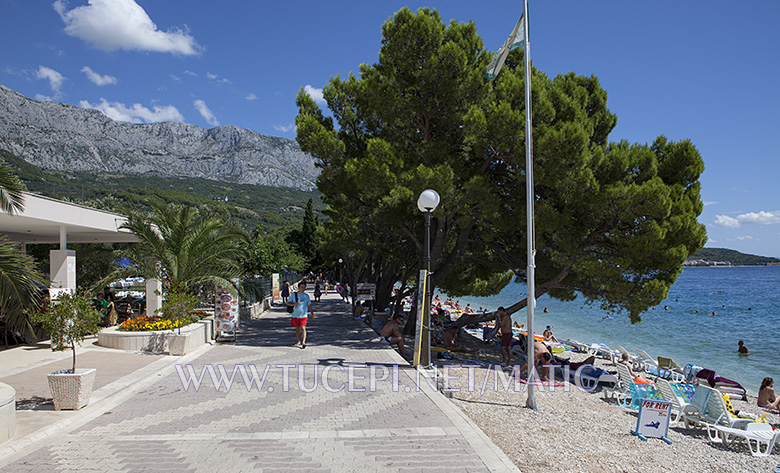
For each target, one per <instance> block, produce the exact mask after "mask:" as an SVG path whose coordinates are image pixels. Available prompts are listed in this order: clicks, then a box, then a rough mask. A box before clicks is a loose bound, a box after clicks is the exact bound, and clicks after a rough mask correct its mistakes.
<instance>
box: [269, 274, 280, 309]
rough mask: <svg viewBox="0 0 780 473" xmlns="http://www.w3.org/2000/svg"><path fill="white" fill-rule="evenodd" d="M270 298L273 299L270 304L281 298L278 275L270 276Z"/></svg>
mask: <svg viewBox="0 0 780 473" xmlns="http://www.w3.org/2000/svg"><path fill="white" fill-rule="evenodd" d="M271 297H272V298H273V300H272V301H271V302H272V303H273V302H276V301H277V300H279V299H281V298H282V296H281V294H280V293H279V273H273V274H272V275H271Z"/></svg>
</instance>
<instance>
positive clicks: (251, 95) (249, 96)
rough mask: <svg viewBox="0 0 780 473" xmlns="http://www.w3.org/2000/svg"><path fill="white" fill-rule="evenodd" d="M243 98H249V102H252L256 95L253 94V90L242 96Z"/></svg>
mask: <svg viewBox="0 0 780 473" xmlns="http://www.w3.org/2000/svg"><path fill="white" fill-rule="evenodd" d="M244 98H245V99H247V100H249V101H250V102H252V101H254V100H257V95H255V94H254V92H253V93H251V94H248V95H247V96H246V97H244Z"/></svg>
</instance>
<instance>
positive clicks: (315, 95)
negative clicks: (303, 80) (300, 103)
mask: <svg viewBox="0 0 780 473" xmlns="http://www.w3.org/2000/svg"><path fill="white" fill-rule="evenodd" d="M303 91H304V92H306V93H307V94H309V97H311V99H312V100H314V101H315V102H316V103H317V104H318V105H325V97H323V96H322V89H317V88H315V87H312V86H310V85H309V84H306V85H305V86H303Z"/></svg>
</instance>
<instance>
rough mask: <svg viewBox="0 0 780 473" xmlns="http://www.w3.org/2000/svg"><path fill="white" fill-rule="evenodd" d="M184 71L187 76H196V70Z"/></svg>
mask: <svg viewBox="0 0 780 473" xmlns="http://www.w3.org/2000/svg"><path fill="white" fill-rule="evenodd" d="M184 73H185V74H187V75H188V76H192V77H198V73H197V72H192V71H190V70H189V69H188V70H186V71H184Z"/></svg>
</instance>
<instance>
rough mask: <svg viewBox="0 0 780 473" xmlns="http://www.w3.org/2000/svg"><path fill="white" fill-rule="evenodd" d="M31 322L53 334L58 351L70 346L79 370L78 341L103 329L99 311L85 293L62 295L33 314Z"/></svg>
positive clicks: (74, 370) (52, 342)
mask: <svg viewBox="0 0 780 473" xmlns="http://www.w3.org/2000/svg"><path fill="white" fill-rule="evenodd" d="M32 322H33V323H34V324H40V325H41V326H42V327H43V329H44V330H45V331H46V333H48V334H49V336H50V337H51V346H52V348H55V349H57V350H64V349H65V348H66V347H71V349H72V350H73V370H72V371H71V373H75V372H76V344H77V343H81V342H83V341H84V338H86V336H87V335H89V334H92V333H96V332H97V331H98V330H100V325H99V324H100V314H99V313H98V311H97V310H95V308H94V307H93V306H92V299H91V297H89V296H87V295H86V293H84V292H81V291H80V292H77V293H75V294H67V293H65V294H60V296H59V297H57V299H56V300H53V301H52V302H51V304H49V306H48V307H45V308H43V309H41V310H39V311H38V312H35V313H34V314H32Z"/></svg>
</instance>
